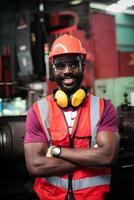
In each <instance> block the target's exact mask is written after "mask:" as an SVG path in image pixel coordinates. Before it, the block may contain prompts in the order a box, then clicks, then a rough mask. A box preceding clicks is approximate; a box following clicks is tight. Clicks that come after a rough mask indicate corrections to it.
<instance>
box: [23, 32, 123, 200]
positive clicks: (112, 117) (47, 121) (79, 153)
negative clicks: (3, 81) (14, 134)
mask: <svg viewBox="0 0 134 200" xmlns="http://www.w3.org/2000/svg"><path fill="white" fill-rule="evenodd" d="M49 59H50V62H51V63H52V69H53V75H54V78H55V81H56V82H57V84H58V86H59V87H58V88H57V89H56V90H55V91H54V92H53V94H52V95H49V96H47V97H46V98H43V99H41V100H39V101H37V102H36V103H34V104H33V106H32V107H31V108H30V109H29V111H28V114H27V121H26V136H25V144H24V150H25V158H26V164H27V168H28V170H29V173H30V174H31V175H32V176H35V177H36V180H35V184H34V190H35V192H36V193H37V195H38V196H39V198H40V199H41V200H64V199H66V200H104V199H106V197H107V194H108V192H109V190H110V178H111V170H110V167H111V165H112V164H113V162H114V161H115V159H116V158H117V154H118V149H119V135H118V129H117V115H116V111H115V108H114V106H113V105H112V103H111V101H109V100H104V99H102V98H99V97H96V96H93V95H91V94H89V93H88V92H87V91H86V89H85V88H84V87H83V86H82V85H81V82H82V79H83V70H84V66H85V61H86V51H85V49H84V48H83V47H82V44H81V42H80V41H79V40H78V39H77V38H75V37H73V36H71V35H66V34H65V35H63V36H60V37H59V38H57V39H56V40H55V41H54V43H53V45H52V48H51V51H50V54H49Z"/></svg>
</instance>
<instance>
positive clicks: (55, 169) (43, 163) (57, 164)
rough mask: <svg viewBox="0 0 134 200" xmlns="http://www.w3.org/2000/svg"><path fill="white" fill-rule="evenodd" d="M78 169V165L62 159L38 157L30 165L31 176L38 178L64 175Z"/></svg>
mask: <svg viewBox="0 0 134 200" xmlns="http://www.w3.org/2000/svg"><path fill="white" fill-rule="evenodd" d="M77 168H78V167H77V166H76V164H73V163H71V162H69V161H65V160H63V159H60V158H47V157H38V158H37V159H36V160H35V161H32V163H30V164H28V169H29V172H30V174H31V175H33V176H36V177H43V176H45V177H48V176H57V175H63V174H66V173H69V172H71V171H74V170H75V169H77Z"/></svg>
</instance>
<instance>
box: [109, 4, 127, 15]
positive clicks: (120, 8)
mask: <svg viewBox="0 0 134 200" xmlns="http://www.w3.org/2000/svg"><path fill="white" fill-rule="evenodd" d="M126 8H127V6H126V5H124V4H123V3H122V4H120V3H119V4H118V3H114V4H112V5H110V6H107V8H106V11H109V12H116V13H119V12H123V11H124V10H126Z"/></svg>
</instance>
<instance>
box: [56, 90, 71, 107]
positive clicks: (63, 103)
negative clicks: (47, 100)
mask: <svg viewBox="0 0 134 200" xmlns="http://www.w3.org/2000/svg"><path fill="white" fill-rule="evenodd" d="M54 99H55V100H56V103H57V104H58V105H59V106H60V107H61V108H65V107H67V106H68V97H67V95H66V93H65V92H63V91H62V90H57V91H56V93H55V96H54Z"/></svg>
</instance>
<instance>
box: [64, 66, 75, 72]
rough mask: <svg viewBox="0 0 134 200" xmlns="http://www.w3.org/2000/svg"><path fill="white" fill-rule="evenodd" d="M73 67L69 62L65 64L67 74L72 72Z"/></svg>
mask: <svg viewBox="0 0 134 200" xmlns="http://www.w3.org/2000/svg"><path fill="white" fill-rule="evenodd" d="M72 71H73V69H72V67H71V66H69V65H68V64H66V65H65V68H64V73H66V74H70V73H72Z"/></svg>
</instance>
